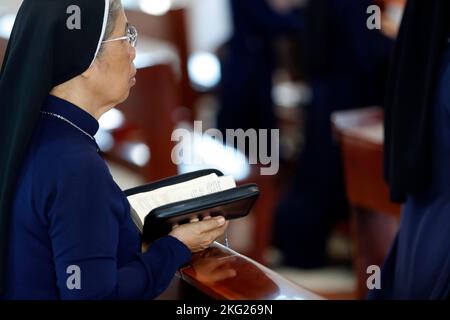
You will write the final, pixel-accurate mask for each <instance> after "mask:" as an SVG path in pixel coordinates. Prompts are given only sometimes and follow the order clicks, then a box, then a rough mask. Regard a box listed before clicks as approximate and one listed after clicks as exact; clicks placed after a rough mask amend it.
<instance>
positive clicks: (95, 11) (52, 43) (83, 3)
mask: <svg viewBox="0 0 450 320" xmlns="http://www.w3.org/2000/svg"><path fill="white" fill-rule="evenodd" d="M108 10H109V0H24V1H23V3H22V6H21V7H20V9H19V12H18V14H17V17H16V21H15V24H14V27H13V31H12V34H11V37H10V39H9V43H8V47H7V50H6V54H5V58H4V61H3V66H2V69H1V73H0V294H1V293H2V292H3V290H4V286H5V282H4V280H5V266H6V257H7V248H8V242H7V241H8V236H9V235H8V227H9V216H10V209H11V203H12V199H13V196H14V191H15V185H16V182H17V179H18V175H19V174H20V169H21V165H22V161H23V158H24V156H25V154H26V151H27V148H28V143H29V141H30V139H31V137H32V134H33V130H34V127H35V124H36V121H37V119H38V116H39V111H40V109H41V107H42V105H43V103H44V101H45V98H46V96H47V95H48V93H49V92H50V90H51V89H52V88H53V87H55V86H57V85H59V84H62V83H64V82H66V81H68V80H70V79H72V78H74V77H76V76H78V75H80V74H81V73H83V72H84V71H86V70H87V69H88V68H89V67H90V65H91V64H92V62H93V61H94V59H95V57H96V55H97V53H98V51H99V48H100V45H101V40H102V39H103V36H104V33H105V28H106V23H107V18H108Z"/></svg>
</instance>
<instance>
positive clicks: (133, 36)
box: [102, 26, 139, 48]
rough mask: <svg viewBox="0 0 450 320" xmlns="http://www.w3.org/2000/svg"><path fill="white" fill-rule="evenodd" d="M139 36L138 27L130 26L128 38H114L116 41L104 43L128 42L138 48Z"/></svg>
mask: <svg viewBox="0 0 450 320" xmlns="http://www.w3.org/2000/svg"><path fill="white" fill-rule="evenodd" d="M138 35H139V34H138V31H137V29H136V27H133V26H129V27H128V29H127V35H126V36H124V37H120V38H114V39H109V40H105V41H102V43H108V42H113V41H121V40H127V41H128V42H129V43H130V45H131V46H132V47H133V48H136V44H137V38H138Z"/></svg>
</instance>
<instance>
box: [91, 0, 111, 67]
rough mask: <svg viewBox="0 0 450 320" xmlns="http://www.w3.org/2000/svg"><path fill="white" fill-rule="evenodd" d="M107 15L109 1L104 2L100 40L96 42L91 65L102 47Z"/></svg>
mask: <svg viewBox="0 0 450 320" xmlns="http://www.w3.org/2000/svg"><path fill="white" fill-rule="evenodd" d="M108 15H109V0H105V12H104V14H103V25H102V33H101V34H100V39H99V40H98V45H97V50H96V51H95V55H94V59H92V62H91V65H90V66H89V67H91V66H92V64H93V63H94V61H95V58H97V54H98V52H99V51H100V47H101V46H102V41H103V37H104V36H105V32H106V25H107V24H108Z"/></svg>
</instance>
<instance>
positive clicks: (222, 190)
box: [125, 170, 259, 240]
mask: <svg viewBox="0 0 450 320" xmlns="http://www.w3.org/2000/svg"><path fill="white" fill-rule="evenodd" d="M125 194H126V195H127V198H128V201H129V203H130V207H131V215H132V218H133V221H134V223H135V224H136V226H137V227H138V229H139V230H140V231H141V233H143V236H144V238H146V240H154V239H156V238H158V237H160V236H163V235H164V234H167V233H168V232H170V229H171V227H172V225H173V224H174V223H185V222H189V220H190V219H192V218H199V219H202V218H203V217H204V216H217V215H223V216H224V217H225V218H226V219H235V218H239V217H243V216H245V215H247V214H248V213H249V211H250V209H251V207H252V206H253V204H254V202H255V201H256V199H257V197H258V195H259V189H258V186H257V185H255V184H249V185H245V186H240V187H236V182H235V181H234V179H233V177H231V176H223V174H222V173H221V172H220V171H218V170H200V171H196V172H191V173H187V174H183V175H179V176H175V177H170V178H167V179H163V180H160V181H157V182H154V183H151V184H149V185H146V186H141V187H138V188H134V189H131V190H127V191H125Z"/></svg>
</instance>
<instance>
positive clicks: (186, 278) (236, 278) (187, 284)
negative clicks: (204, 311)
mask: <svg viewBox="0 0 450 320" xmlns="http://www.w3.org/2000/svg"><path fill="white" fill-rule="evenodd" d="M158 299H159V300H196V301H198V300H212V299H219V300H277V299H278V300H322V299H323V298H322V297H320V296H318V295H316V294H314V293H312V292H310V291H308V290H306V289H304V288H302V287H300V286H298V285H296V284H295V283H293V282H291V281H289V280H287V279H285V278H283V277H281V276H280V275H278V274H277V273H275V272H274V271H272V270H270V269H268V268H266V267H264V266H262V265H260V264H259V263H257V262H255V261H253V260H252V259H250V258H248V257H246V256H243V255H241V254H239V253H237V252H235V251H233V250H231V249H229V248H227V247H225V246H224V245H221V244H219V243H217V242H216V243H214V244H213V245H212V246H211V247H210V248H209V249H207V250H205V251H203V252H200V253H196V254H194V256H193V260H192V262H191V264H190V265H188V266H187V267H185V268H183V269H182V270H180V271H179V272H178V273H177V275H176V276H175V278H174V280H173V282H172V284H171V286H170V287H169V288H168V289H167V290H166V291H165V292H164V293H163V294H162V295H161V296H160V297H159V298H158Z"/></svg>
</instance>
